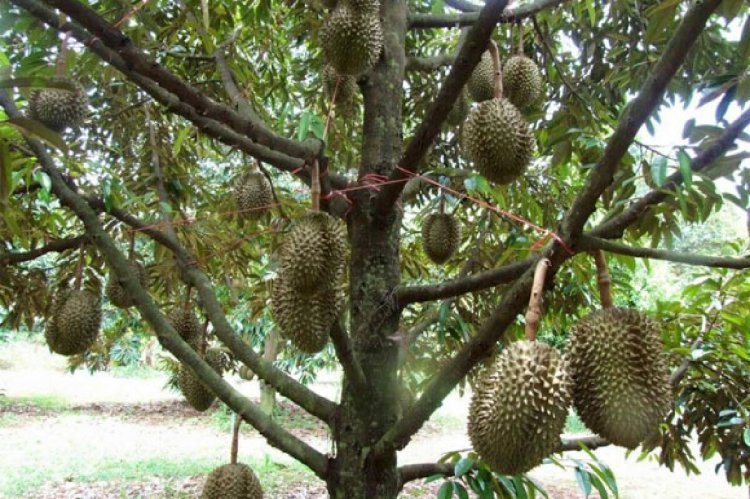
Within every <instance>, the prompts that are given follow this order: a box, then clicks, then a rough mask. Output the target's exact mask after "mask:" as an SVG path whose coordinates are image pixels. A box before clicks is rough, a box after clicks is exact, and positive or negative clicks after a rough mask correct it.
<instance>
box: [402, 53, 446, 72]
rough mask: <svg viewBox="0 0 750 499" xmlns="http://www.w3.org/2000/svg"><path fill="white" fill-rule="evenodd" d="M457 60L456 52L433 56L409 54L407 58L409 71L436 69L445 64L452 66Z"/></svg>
mask: <svg viewBox="0 0 750 499" xmlns="http://www.w3.org/2000/svg"><path fill="white" fill-rule="evenodd" d="M455 60H456V54H443V55H436V56H433V57H415V56H409V57H408V58H407V59H406V68H405V69H406V70H407V71H424V72H428V71H435V70H437V69H440V68H442V67H444V66H450V65H451V64H453V61H455Z"/></svg>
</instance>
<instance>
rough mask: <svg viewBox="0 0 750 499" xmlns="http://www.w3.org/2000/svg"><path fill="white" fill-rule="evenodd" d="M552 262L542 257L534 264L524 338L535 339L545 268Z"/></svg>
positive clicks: (540, 316)
mask: <svg viewBox="0 0 750 499" xmlns="http://www.w3.org/2000/svg"><path fill="white" fill-rule="evenodd" d="M551 265H552V262H550V261H549V259H548V258H542V259H541V260H539V263H537V264H536V269H535V270H534V283H533V284H532V285H531V296H530V297H529V308H528V309H526V328H525V332H526V339H527V340H529V341H535V340H536V332H537V330H538V329H539V322H540V321H541V319H542V294H543V293H544V280H545V279H546V277H547V269H548V268H550V266H551Z"/></svg>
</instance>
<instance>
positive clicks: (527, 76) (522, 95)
mask: <svg viewBox="0 0 750 499" xmlns="http://www.w3.org/2000/svg"><path fill="white" fill-rule="evenodd" d="M503 92H504V93H505V96H506V97H507V98H508V100H509V101H511V102H512V103H513V105H514V106H516V107H517V108H519V109H522V108H524V107H527V106H529V105H531V104H533V103H534V102H535V101H536V100H537V99H538V98H539V96H540V95H541V93H542V75H541V74H540V73H539V68H538V67H537V65H536V63H535V62H534V61H532V60H531V59H529V58H528V57H526V56H525V55H521V54H518V55H514V56H512V57H510V58H509V59H508V60H507V61H505V64H504V65H503Z"/></svg>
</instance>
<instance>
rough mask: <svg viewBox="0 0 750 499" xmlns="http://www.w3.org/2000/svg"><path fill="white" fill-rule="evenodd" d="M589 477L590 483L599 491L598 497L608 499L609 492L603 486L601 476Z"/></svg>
mask: <svg viewBox="0 0 750 499" xmlns="http://www.w3.org/2000/svg"><path fill="white" fill-rule="evenodd" d="M589 479H590V480H591V485H593V486H594V488H596V490H597V492H599V497H600V498H601V499H609V494H608V493H607V487H605V486H604V483H603V482H602V480H601V478H599V477H598V476H596V475H589Z"/></svg>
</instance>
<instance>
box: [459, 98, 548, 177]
mask: <svg viewBox="0 0 750 499" xmlns="http://www.w3.org/2000/svg"><path fill="white" fill-rule="evenodd" d="M461 140H462V146H463V149H464V151H465V154H466V156H467V158H468V159H469V160H471V161H473V162H474V165H475V166H476V167H477V169H478V170H479V173H481V174H482V175H484V176H485V177H486V178H487V180H490V181H491V182H495V183H498V184H508V183H510V182H512V181H513V180H515V179H516V178H518V177H519V176H520V175H521V174H522V173H523V172H524V171H525V170H526V167H527V166H528V164H529V162H530V161H531V155H532V153H533V150H534V136H533V134H532V133H531V130H530V129H529V125H528V123H526V120H524V118H523V116H522V115H521V113H520V111H518V109H517V108H516V107H515V106H514V105H513V104H511V103H510V101H508V100H507V99H503V98H500V99H490V100H488V101H484V102H481V103H480V104H479V105H478V106H477V107H475V108H474V109H472V111H471V112H470V113H469V117H468V118H467V119H466V123H464V127H463V133H462V136H461Z"/></svg>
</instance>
